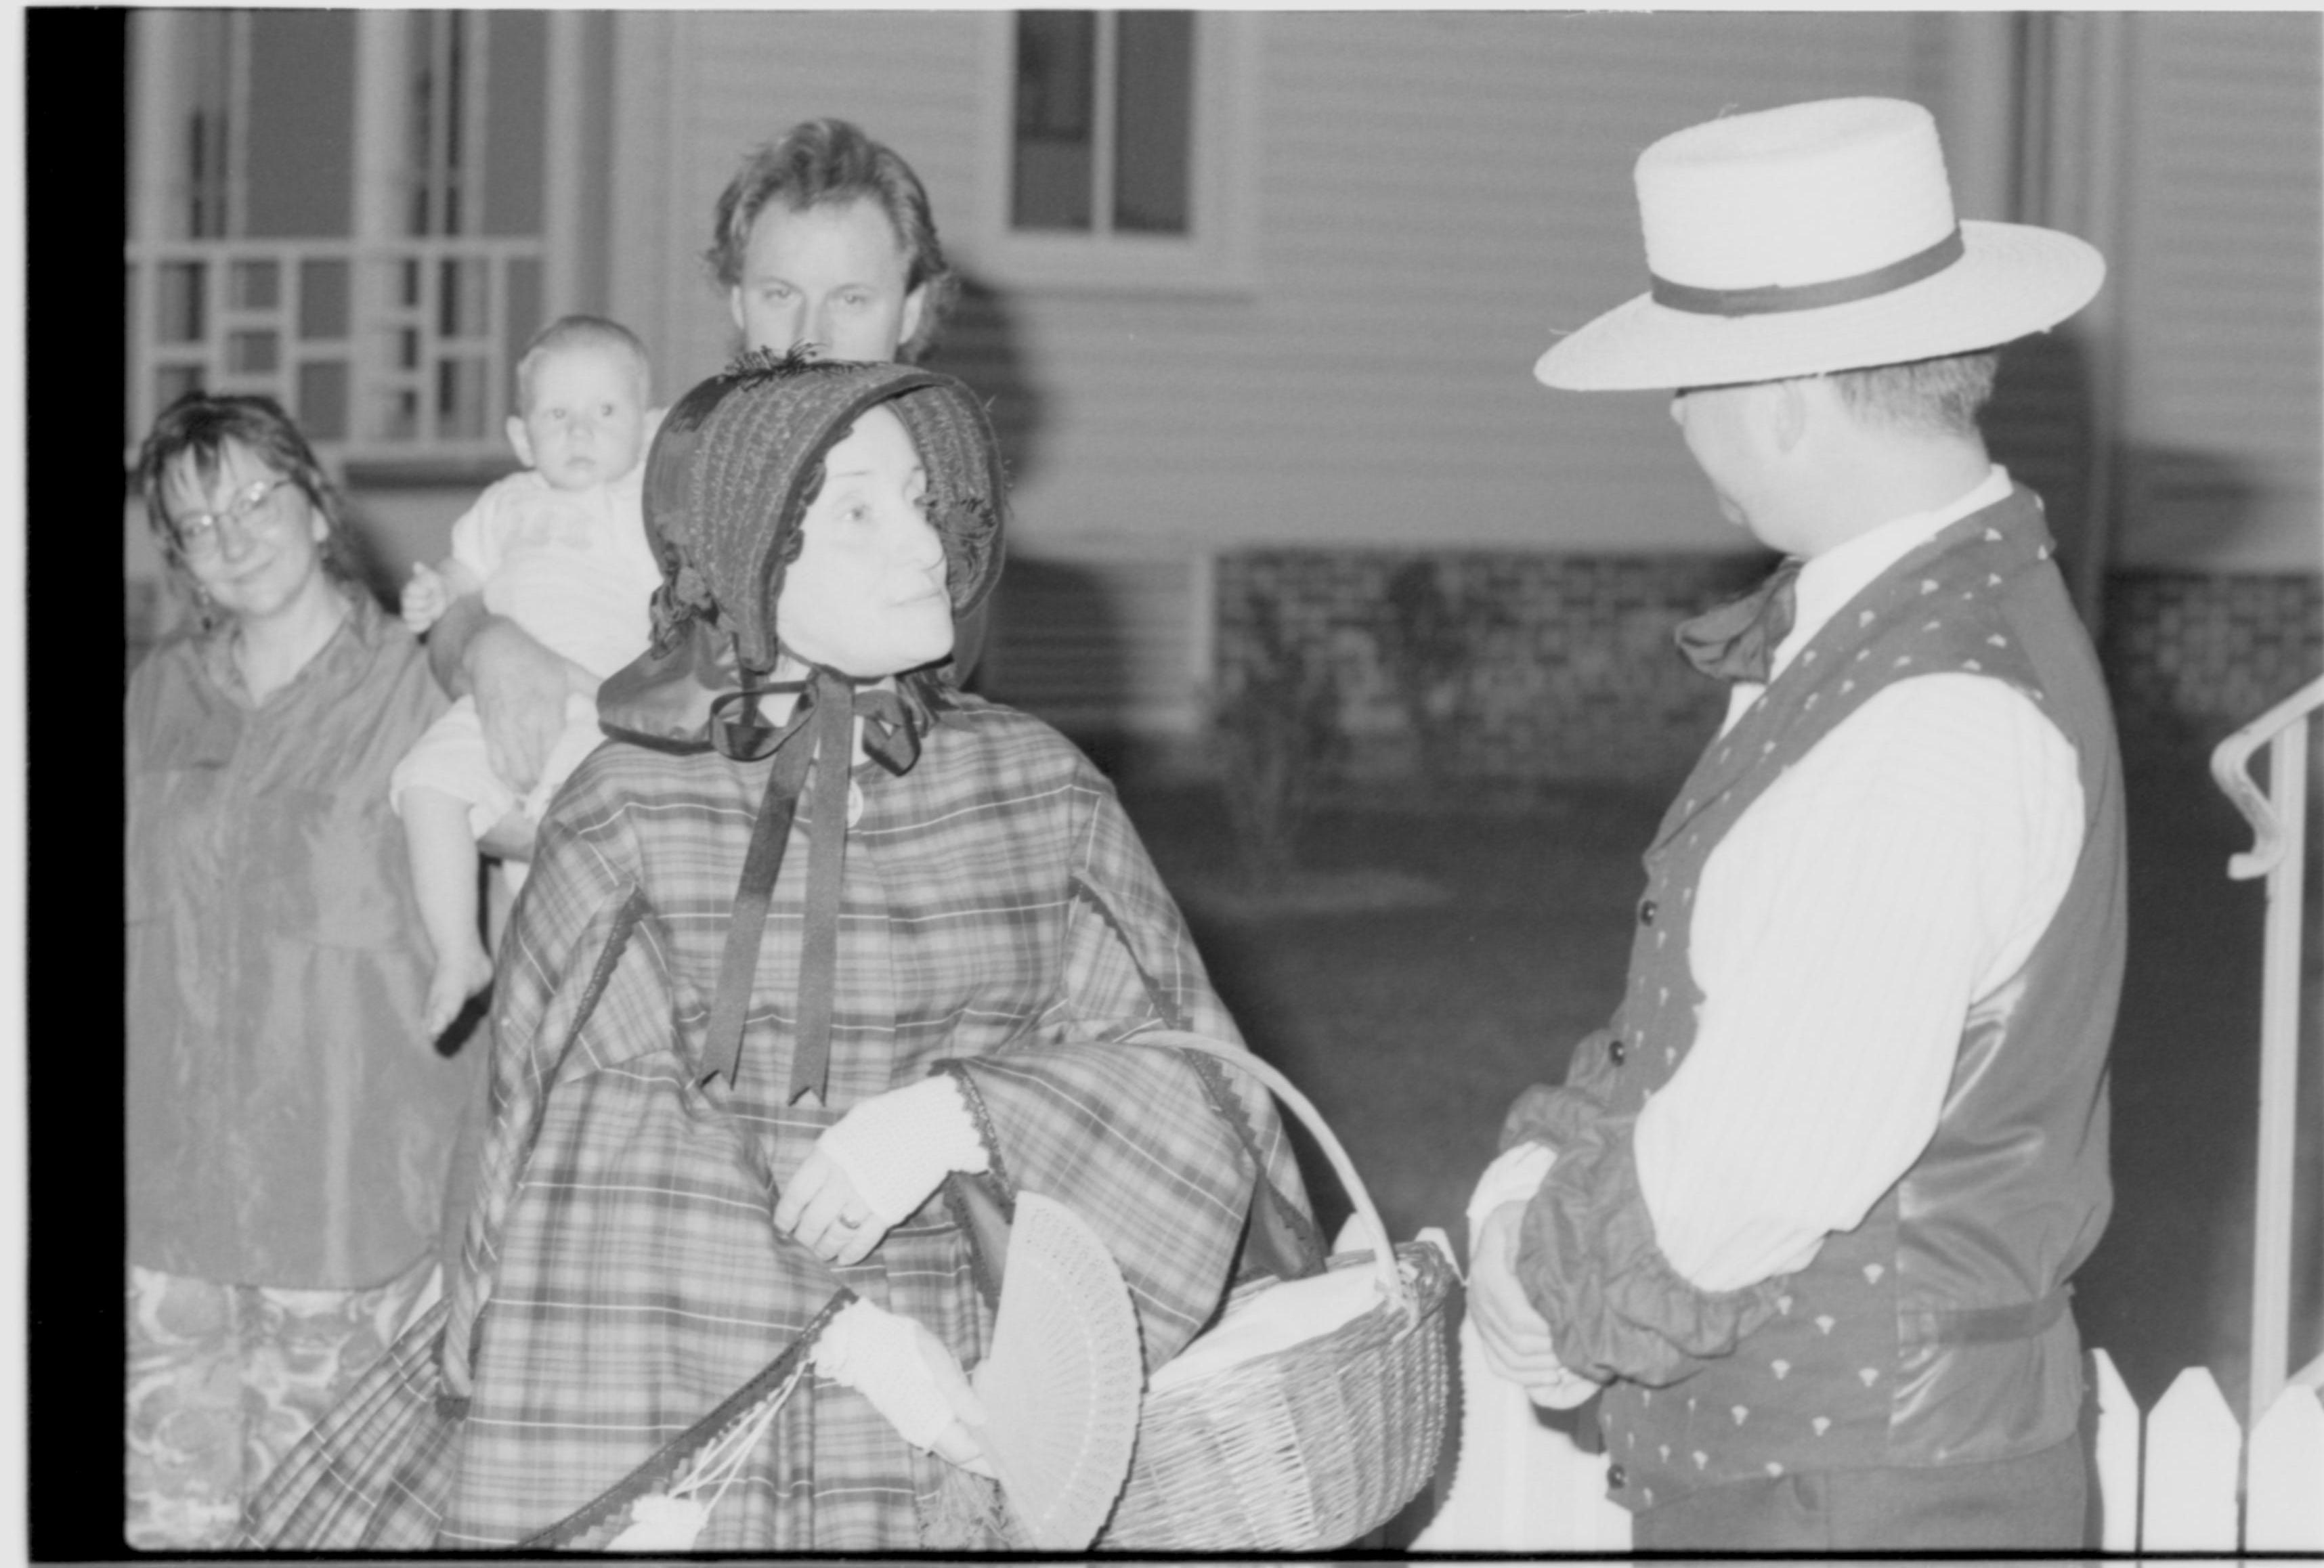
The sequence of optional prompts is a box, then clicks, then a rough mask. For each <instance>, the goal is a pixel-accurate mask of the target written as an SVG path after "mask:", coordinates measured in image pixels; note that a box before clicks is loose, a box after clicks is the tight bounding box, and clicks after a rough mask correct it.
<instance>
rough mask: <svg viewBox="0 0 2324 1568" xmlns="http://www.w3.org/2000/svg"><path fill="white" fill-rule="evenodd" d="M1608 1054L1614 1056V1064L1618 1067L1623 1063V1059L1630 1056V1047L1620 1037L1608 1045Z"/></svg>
mask: <svg viewBox="0 0 2324 1568" xmlns="http://www.w3.org/2000/svg"><path fill="white" fill-rule="evenodd" d="M1606 1054H1607V1055H1608V1056H1611V1057H1613V1058H1614V1065H1616V1066H1620V1065H1622V1062H1623V1059H1624V1058H1625V1057H1627V1056H1629V1054H1630V1047H1628V1046H1626V1045H1624V1044H1623V1043H1622V1042H1621V1041H1620V1040H1616V1041H1614V1042H1613V1043H1612V1044H1611V1045H1609V1046H1608V1047H1606Z"/></svg>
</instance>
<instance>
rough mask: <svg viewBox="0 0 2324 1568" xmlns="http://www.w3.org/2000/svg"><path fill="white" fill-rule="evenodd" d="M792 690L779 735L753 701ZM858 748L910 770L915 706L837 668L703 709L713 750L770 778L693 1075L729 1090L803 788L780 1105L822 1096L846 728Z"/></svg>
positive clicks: (893, 767) (849, 751)
mask: <svg viewBox="0 0 2324 1568" xmlns="http://www.w3.org/2000/svg"><path fill="white" fill-rule="evenodd" d="M790 692H797V693H798V704H797V706H794V707H793V709H792V711H791V715H790V718H789V720H788V722H787V723H785V724H783V725H782V726H781V727H780V728H779V729H778V728H777V727H775V726H774V725H773V724H770V722H769V721H767V720H766V719H765V718H763V717H762V716H761V715H760V713H759V711H758V705H759V699H760V698H761V697H763V696H770V695H775V694H786V693H790ZM859 717H860V718H862V720H863V721H864V726H863V750H864V752H865V753H866V754H867V755H869V756H870V757H871V759H872V760H873V761H876V762H878V763H879V764H880V765H881V767H883V768H885V769H887V770H888V771H889V772H890V773H894V774H898V775H901V774H903V773H906V772H908V771H909V770H911V767H912V765H913V764H914V763H915V762H917V761H919V755H920V734H919V724H918V715H916V713H915V712H914V708H913V706H912V705H909V704H907V703H905V702H904V701H903V700H902V699H901V698H899V696H897V694H896V693H895V692H893V691H866V690H862V689H860V688H859V687H857V686H856V684H855V682H853V680H850V679H849V678H847V677H845V676H844V675H841V674H839V673H837V672H836V671H835V670H829V669H821V668H817V669H815V670H814V671H813V672H812V673H810V674H809V675H808V677H807V680H806V681H805V682H804V683H802V684H798V685H794V684H791V683H789V682H784V683H780V684H776V685H770V686H763V687H745V688H744V689H742V690H741V691H734V692H728V693H725V694H724V695H722V696H719V697H718V698H716V699H715V701H714V702H713V703H712V705H711V715H710V723H709V733H710V737H711V741H712V743H713V744H715V746H716V747H717V749H718V750H719V751H720V752H724V753H725V754H726V755H728V756H730V757H733V758H736V759H737V760H738V761H757V760H759V759H760V758H762V757H765V756H768V755H769V754H770V753H771V754H772V755H773V757H774V759H775V766H774V770H773V771H772V772H771V773H770V775H769V776H768V779H767V793H766V797H765V799H764V801H763V802H762V803H761V806H760V807H759V820H758V823H757V825H756V826H754V827H752V830H751V846H750V849H749V850H748V851H747V852H746V853H745V854H744V855H743V858H742V883H741V885H740V886H739V887H738V888H737V889H736V890H735V894H734V910H733V921H732V923H731V924H730V925H729V926H728V927H726V947H725V951H724V954H723V955H721V957H720V959H719V964H718V990H717V992H716V994H715V998H714V999H713V1001H712V1003H711V1008H710V1031H709V1034H708V1037H707V1038H705V1041H704V1044H703V1053H702V1067H701V1072H700V1078H701V1080H703V1081H707V1080H709V1079H711V1078H715V1077H720V1076H724V1078H725V1080H726V1082H727V1083H728V1084H733V1082H734V1075H735V1072H736V1070H737V1067H738V1065H739V1064H740V1062H741V1058H742V1022H743V1014H744V1013H745V1012H746V1011H747V1010H748V1009H749V1006H750V1001H751V989H752V985H751V982H752V978H753V976H754V974H755V972H756V971H757V969H758V963H759V944H760V940H761V936H763V935H764V933H765V929H766V923H767V906H768V904H769V903H770V901H771V899H772V897H773V893H774V887H775V879H776V877H777V876H778V875H779V874H780V872H781V871H782V866H783V850H784V848H785V846H786V845H787V844H788V843H789V840H790V829H791V822H792V819H793V817H794V816H796V814H797V811H798V798H799V796H800V794H801V793H802V792H803V791H806V790H807V789H810V788H811V789H812V790H813V796H812V798H811V799H810V801H809V803H808V804H809V807H810V809H811V810H812V811H813V813H814V816H813V819H812V820H811V821H810V822H809V824H808V827H807V921H806V934H805V937H804V941H803V943H802V945H801V950H800V955H799V983H798V1049H797V1051H796V1053H795V1054H794V1056H793V1057H792V1065H791V1081H790V1087H789V1092H788V1094H787V1096H786V1100H787V1102H788V1101H797V1100H798V1097H799V1096H800V1095H802V1094H804V1093H807V1091H808V1090H810V1089H812V1090H814V1091H815V1092H816V1095H817V1096H818V1097H823V1096H824V1095H825V1084H826V1082H827V1079H828V1077H829V1065H830V1060H831V1009H832V993H833V991H834V989H835V985H836V982H837V976H838V971H839V901H840V891H841V889H842V887H843V885H844V870H845V865H846V854H847V783H848V775H849V773H850V772H851V771H852V770H851V768H850V766H849V760H850V759H851V758H852V757H853V754H854V744H855V720H856V719H857V718H859Z"/></svg>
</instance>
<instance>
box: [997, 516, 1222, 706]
mask: <svg viewBox="0 0 2324 1568" xmlns="http://www.w3.org/2000/svg"><path fill="white" fill-rule="evenodd" d="M1207 581H1208V575H1207V572H1206V570H1205V567H1204V563H1202V562H1197V561H1193V560H1189V559H1188V558H1185V557H1183V556H1181V557H1174V558H1161V559H1156V558H1136V557H1130V558H1124V557H1083V558H1073V559H1070V560H1059V559H1055V558H1042V557H1038V556H1035V555H1032V554H1030V553H1028V552H1026V551H1022V550H1019V551H1016V552H1013V553H1012V556H1011V558H1010V567H1009V570H1008V572H1007V573H1006V574H1005V575H1004V576H1003V577H1002V578H1001V590H1000V593H999V594H998V595H997V596H996V597H995V600H994V603H993V614H992V631H991V638H990V641H989V642H988V644H987V647H986V650H985V653H984V658H983V661H982V665H981V667H980V669H979V671H978V674H977V676H976V685H977V687H978V689H980V690H982V691H983V692H985V693H986V694H988V695H989V696H993V697H995V698H996V699H998V700H1000V701H1002V702H1006V703H1008V704H1010V706H1015V707H1020V708H1023V709H1025V710H1026V711H1027V712H1028V713H1032V714H1036V715H1039V716H1040V717H1042V718H1044V719H1047V721H1048V722H1049V723H1051V724H1056V725H1058V726H1060V727H1061V728H1064V729H1067V730H1075V731H1086V730H1104V731H1127V732H1130V733H1138V734H1147V735H1164V736H1185V735H1190V734H1192V733H1194V731H1195V730H1196V729H1198V728H1199V727H1200V725H1201V724H1202V722H1203V717H1204V706H1203V704H1204V700H1205V697H1206V695H1207V694H1206V693H1205V691H1204V690H1203V681H1202V678H1201V672H1200V670H1199V669H1198V659H1199V657H1200V654H1201V653H1207V643H1206V642H1205V643H1203V645H1202V647H1201V650H1200V653H1198V649H1197V643H1196V638H1197V636H1198V635H1199V634H1200V632H1201V631H1202V630H1203V628H1204V627H1205V626H1206V624H1207V619H1208V618H1207V614H1206V613H1205V609H1204V605H1203V591H1204V586H1205V584H1206V583H1207Z"/></svg>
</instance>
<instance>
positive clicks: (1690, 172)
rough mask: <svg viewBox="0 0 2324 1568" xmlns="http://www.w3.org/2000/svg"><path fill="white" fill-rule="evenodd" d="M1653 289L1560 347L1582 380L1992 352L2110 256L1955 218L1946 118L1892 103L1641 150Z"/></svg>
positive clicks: (1816, 369)
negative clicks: (1943, 127)
mask: <svg viewBox="0 0 2324 1568" xmlns="http://www.w3.org/2000/svg"><path fill="white" fill-rule="evenodd" d="M1637 187H1638V216H1639V220H1640V224H1641V226H1642V227H1643V228H1644V230H1645V234H1646V271H1647V272H1648V274H1649V276H1650V277H1651V278H1652V280H1653V283H1654V286H1653V288H1652V289H1651V290H1649V291H1647V292H1646V293H1644V294H1641V295H1639V296H1638V297H1637V299H1635V300H1630V301H1629V302H1628V303H1627V304H1624V305H1620V306H1618V307H1616V308H1615V309H1612V310H1609V311H1608V312H1606V313H1605V314H1604V315H1602V316H1600V317H1599V318H1597V319H1596V320H1594V321H1591V322H1590V323H1589V324H1588V325H1587V326H1585V327H1582V328H1581V330H1579V331H1577V332H1575V333H1573V334H1572V335H1571V336H1570V337H1564V338H1563V339H1561V340H1560V341H1559V342H1557V343H1556V344H1554V345H1553V346H1551V348H1550V350H1549V352H1548V353H1546V354H1545V355H1542V356H1541V359H1540V360H1539V362H1538V363H1536V364H1535V366H1534V374H1535V377H1537V378H1538V379H1540V380H1541V381H1543V382H1544V383H1547V384H1548V385H1550V386H1554V387H1564V388H1569V389H1572V390H1575V391H1584V392H1591V391H1615V390H1621V389H1628V388H1647V387H1682V386H1719V385H1725V384H1729V383H1738V382H1756V381H1776V380H1781V379H1783V378H1785V377H1788V376H1797V375H1815V374H1821V373H1823V372H1826V371H1834V370H1855V369H1861V368H1864V367H1866V366H1869V365H1877V364H1900V363H1902V362H1904V361H1906V360H1914V359H1928V358H1931V357H1933V356H1935V355H1946V354H1965V353H1969V352H1970V351H1972V350H1976V349H1981V348H1991V347H1994V346H1997V345H2000V344H2003V343H2006V342H2008V341H2009V340H2011V339H2012V338H2015V337H2024V336H2025V335H2026V334H2027V333H2029V332H2039V331H2042V330H2043V329H2044V328H2047V327H2052V326H2054V325H2056V324H2057V323H2058V322H2060V321H2062V320H2064V319H2065V318H2067V317H2069V316H2070V315H2072V314H2073V313H2074V312H2075V311H2076V310H2079V309H2081V308H2082V306H2083V305H2085V304H2087V303H2088V302H2089V299H2090V297H2091V296H2092V295H2094V294H2096V293H2097V292H2098V285H2099V283H2100V282H2102V281H2104V280H2105V277H2106V262H2105V260H2104V258H2102V257H2101V256H2100V255H2099V254H2098V252H2097V250H2095V249H2094V248H2092V247H2091V246H2090V245H2089V244H2085V243H2083V242H2082V241H2081V240H2079V239H2076V238H2075V237H2074V236H2073V235H2067V234H2061V233H2059V232H2057V231H2056V230H2053V229H2045V228H2036V227H2034V226H2031V225H2028V224H2013V223H1985V222H1978V221H1976V220H1969V221H1960V220H1957V219H1956V218H1955V217H1954V215H1953V200H1952V189H1951V187H1950V184H1949V183H1948V181H1947V180H1946V178H1945V161H1944V153H1943V151H1942V150H1941V148H1940V146H1939V145H1938V143H1937V126H1936V122H1935V120H1934V119H1932V117H1931V116H1930V114H1929V112H1928V110H1926V109H1924V108H1923V107H1922V106H1920V105H1918V104H1912V103H1905V102H1903V101H1901V100H1899V99H1895V98H1831V99H1826V100H1824V101H1821V102H1818V103H1810V104H1793V105H1790V106H1786V107H1784V108H1779V109H1768V110H1766V111H1764V112H1762V113H1758V114H1751V115H1729V116H1728V117H1727V118H1724V119H1718V120H1712V121H1711V122H1709V123H1708V124H1705V125H1692V126H1689V127H1688V128H1687V129H1685V130H1683V131H1679V132H1675V133H1674V134H1671V135H1668V136H1665V137H1664V138H1663V139H1662V140H1661V141H1659V142H1656V143H1655V144H1654V145H1653V146H1651V147H1648V148H1647V149H1646V152H1643V153H1641V154H1640V155H1639V157H1638V163H1637Z"/></svg>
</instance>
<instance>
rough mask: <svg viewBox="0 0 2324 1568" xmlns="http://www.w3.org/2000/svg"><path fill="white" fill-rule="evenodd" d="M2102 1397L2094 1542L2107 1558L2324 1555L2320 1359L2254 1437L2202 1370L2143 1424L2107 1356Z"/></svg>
mask: <svg viewBox="0 0 2324 1568" xmlns="http://www.w3.org/2000/svg"><path fill="white" fill-rule="evenodd" d="M2089 1360H2090V1362H2091V1367H2092V1377H2093V1379H2094V1380H2095V1382H2096V1384H2097V1389H2098V1433H2097V1439H2096V1461H2097V1462H2096V1471H2097V1478H2096V1479H2097V1484H2098V1507H2099V1517H2100V1521H2101V1523H2100V1526H2099V1539H2098V1542H2097V1543H2096V1544H2097V1545H2098V1546H2100V1547H2102V1548H2104V1549H2105V1550H2106V1551H2108V1552H2237V1551H2242V1552H2319V1551H2324V1389H2319V1385H2324V1357H2319V1359H2318V1360H2316V1361H2314V1362H2313V1363H2311V1364H2310V1366H2309V1367H2308V1368H2307V1370H2304V1371H2302V1372H2301V1373H2300V1374H2298V1375H2297V1376H2295V1377H2293V1378H2292V1379H2290V1380H2289V1381H2288V1382H2287V1383H2286V1384H2285V1385H2284V1387H2283V1388H2282V1391H2281V1392H2280V1393H2278V1394H2277V1395H2276V1397H2275V1399H2274V1402H2273V1404H2271V1405H2270V1406H2269V1407H2268V1408H2267V1410H2266V1412H2265V1413H2264V1415H2262V1416H2261V1417H2260V1418H2259V1420H2258V1422H2257V1423H2256V1424H2255V1425H2254V1426H2253V1427H2252V1429H2251V1433H2250V1436H2249V1439H2248V1441H2246V1436H2245V1433H2244V1428H2243V1424H2242V1423H2241V1422H2239V1421H2238V1420H2236V1413H2235V1412H2234V1411H2233V1410H2232V1409H2230V1408H2229V1407H2228V1406H2227V1396H2226V1395H2224V1394H2222V1393H2220V1392H2219V1385H2218V1381H2217V1380H2216V1379H2213V1378H2212V1376H2211V1374H2210V1372H2209V1370H2207V1369H2205V1368H2202V1367H2190V1368H2188V1369H2187V1370H2185V1371H2183V1372H2181V1373H2180V1374H2179V1376H2178V1378H2177V1379H2176V1380H2174V1381H2173V1382H2172V1385H2171V1387H2170V1388H2168V1389H2167V1390H2165V1391H2164V1393H2163V1397H2162V1398H2160V1399H2158V1400H2156V1401H2155V1402H2154V1408H2153V1410H2151V1411H2148V1412H2146V1413H2145V1415H2144V1417H2142V1416H2141V1415H2140V1413H2139V1409H2138V1407H2137V1406H2136V1405H2135V1403H2133V1402H2132V1400H2131V1397H2130V1390H2129V1389H2128V1388H2126V1387H2124V1385H2123V1380H2122V1376H2121V1374H2120V1373H2118V1372H2116V1370H2115V1365H2114V1361H2113V1360H2112V1359H2111V1358H2109V1357H2108V1356H2107V1353H2106V1351H2091V1352H2090V1355H2089Z"/></svg>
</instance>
